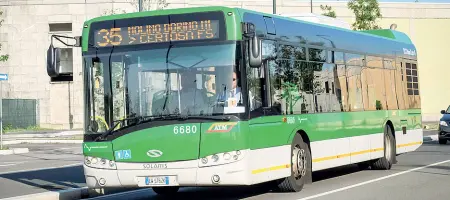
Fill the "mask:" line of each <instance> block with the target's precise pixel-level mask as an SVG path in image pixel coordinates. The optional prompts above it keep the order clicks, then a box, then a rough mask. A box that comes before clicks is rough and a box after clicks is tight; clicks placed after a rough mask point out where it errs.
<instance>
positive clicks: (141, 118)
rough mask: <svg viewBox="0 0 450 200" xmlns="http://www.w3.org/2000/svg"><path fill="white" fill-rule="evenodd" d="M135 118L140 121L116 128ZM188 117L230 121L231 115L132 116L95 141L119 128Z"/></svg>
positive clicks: (104, 137) (102, 138) (119, 122)
mask: <svg viewBox="0 0 450 200" xmlns="http://www.w3.org/2000/svg"><path fill="white" fill-rule="evenodd" d="M134 119H137V120H138V121H137V122H136V123H131V124H128V125H126V126H121V127H120V128H119V129H117V130H114V129H115V128H116V127H117V125H119V124H122V125H123V123H124V122H125V121H129V120H134ZM188 119H205V120H215V121H230V120H231V117H230V116H203V115H193V116H189V115H179V114H171V115H161V116H139V117H130V118H126V119H122V120H118V121H117V123H116V124H115V125H114V126H112V127H111V128H110V129H108V130H107V131H106V132H105V133H103V134H102V135H100V136H98V137H97V138H96V139H95V140H94V141H98V140H104V139H106V137H107V136H109V135H111V134H113V133H114V132H116V131H118V130H122V129H125V128H128V127H132V126H137V125H139V124H143V123H147V122H152V121H160V120H180V121H185V120H188Z"/></svg>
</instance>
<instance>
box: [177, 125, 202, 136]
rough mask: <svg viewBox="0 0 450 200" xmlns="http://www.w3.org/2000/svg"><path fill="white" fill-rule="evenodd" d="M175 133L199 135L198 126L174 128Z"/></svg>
mask: <svg viewBox="0 0 450 200" xmlns="http://www.w3.org/2000/svg"><path fill="white" fill-rule="evenodd" d="M173 133H174V134H175V135H176V134H191V133H197V126H195V125H192V126H189V125H187V126H174V127H173Z"/></svg>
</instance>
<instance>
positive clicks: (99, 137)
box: [94, 116, 142, 141]
mask: <svg viewBox="0 0 450 200" xmlns="http://www.w3.org/2000/svg"><path fill="white" fill-rule="evenodd" d="M140 118H142V117H140V116H139V117H130V118H125V119H121V120H117V121H115V122H116V124H114V125H113V126H112V127H111V128H109V129H108V130H106V131H105V132H104V133H102V134H101V135H100V136H98V137H97V138H96V139H95V140H94V141H98V140H104V139H105V137H107V136H108V135H111V134H112V133H114V131H115V130H114V129H115V128H116V127H117V125H119V124H121V125H122V126H123V124H124V122H125V121H129V120H133V119H140ZM113 123H114V122H113ZM136 124H137V123H136ZM129 126H130V125H127V126H125V127H129ZM122 128H124V127H121V128H120V129H122Z"/></svg>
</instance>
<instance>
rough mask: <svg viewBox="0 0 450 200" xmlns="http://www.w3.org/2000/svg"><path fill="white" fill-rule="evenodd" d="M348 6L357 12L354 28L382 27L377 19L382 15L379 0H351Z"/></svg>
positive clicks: (369, 28) (370, 28)
mask: <svg viewBox="0 0 450 200" xmlns="http://www.w3.org/2000/svg"><path fill="white" fill-rule="evenodd" d="M347 6H348V8H349V9H350V10H352V11H353V13H355V20H356V21H355V22H354V23H353V24H352V26H353V30H372V29H380V27H379V26H378V25H377V23H376V20H377V19H378V18H381V17H382V15H381V13H380V8H379V6H378V1H377V0H350V1H349V2H348V3H347Z"/></svg>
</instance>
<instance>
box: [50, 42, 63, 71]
mask: <svg viewBox="0 0 450 200" xmlns="http://www.w3.org/2000/svg"><path fill="white" fill-rule="evenodd" d="M60 57H61V50H60V49H59V48H55V47H54V46H53V44H50V46H49V47H48V50H47V74H48V75H49V76H50V77H57V76H59V67H60V65H61V59H60Z"/></svg>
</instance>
